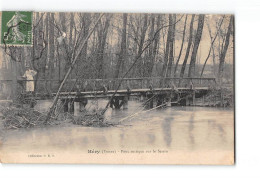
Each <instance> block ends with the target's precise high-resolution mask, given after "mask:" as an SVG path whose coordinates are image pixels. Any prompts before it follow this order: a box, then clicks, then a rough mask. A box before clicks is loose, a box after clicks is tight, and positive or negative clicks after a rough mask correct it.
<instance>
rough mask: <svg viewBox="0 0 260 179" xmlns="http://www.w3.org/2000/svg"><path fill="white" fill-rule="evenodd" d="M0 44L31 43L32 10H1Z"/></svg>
mask: <svg viewBox="0 0 260 179" xmlns="http://www.w3.org/2000/svg"><path fill="white" fill-rule="evenodd" d="M1 27H2V28H1V44H3V45H32V12H29V11H3V12H2V23H1Z"/></svg>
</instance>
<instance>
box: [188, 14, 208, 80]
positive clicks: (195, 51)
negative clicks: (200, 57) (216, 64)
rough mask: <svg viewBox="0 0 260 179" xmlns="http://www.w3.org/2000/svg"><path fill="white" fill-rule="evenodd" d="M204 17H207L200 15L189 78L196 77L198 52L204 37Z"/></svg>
mask: <svg viewBox="0 0 260 179" xmlns="http://www.w3.org/2000/svg"><path fill="white" fill-rule="evenodd" d="M204 17H205V15H202V14H200V15H199V21H198V28H197V33H196V35H195V42H194V47H193V51H192V54H191V61H190V67H189V73H188V77H192V76H194V75H195V62H196V56H197V51H198V48H199V45H200V39H201V36H202V31H203V25H204Z"/></svg>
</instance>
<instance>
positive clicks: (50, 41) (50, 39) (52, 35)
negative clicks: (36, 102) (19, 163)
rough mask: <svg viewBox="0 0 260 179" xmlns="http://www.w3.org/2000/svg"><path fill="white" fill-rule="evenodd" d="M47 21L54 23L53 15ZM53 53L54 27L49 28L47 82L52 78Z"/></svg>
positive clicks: (50, 84) (50, 85)
mask: <svg viewBox="0 0 260 179" xmlns="http://www.w3.org/2000/svg"><path fill="white" fill-rule="evenodd" d="M49 21H50V22H51V23H54V13H51V14H50V19H49ZM54 53H55V44H54V26H53V25H50V26H49V80H51V79H53V78H54V58H55V57H54ZM49 89H50V90H51V89H52V81H50V82H49Z"/></svg>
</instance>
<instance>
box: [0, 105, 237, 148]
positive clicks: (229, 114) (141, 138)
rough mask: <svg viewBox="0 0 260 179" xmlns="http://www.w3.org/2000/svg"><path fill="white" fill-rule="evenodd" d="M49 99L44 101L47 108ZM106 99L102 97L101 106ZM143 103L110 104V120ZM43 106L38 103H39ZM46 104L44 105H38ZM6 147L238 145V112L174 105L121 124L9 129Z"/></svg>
mask: <svg viewBox="0 0 260 179" xmlns="http://www.w3.org/2000/svg"><path fill="white" fill-rule="evenodd" d="M44 104H45V103H40V106H41V107H42V108H43V109H47V108H48V106H44ZM105 104H106V101H104V102H102V101H100V102H99V106H100V107H102V105H105ZM140 106H141V103H138V102H135V101H129V106H128V109H127V110H112V109H109V110H108V111H107V113H106V118H108V119H109V120H111V122H112V121H113V122H117V121H119V120H120V119H122V118H124V117H126V116H129V115H131V114H134V113H136V111H139V110H140ZM38 108H39V106H38ZM39 109H41V108H39ZM0 137H2V138H0V139H1V141H2V142H3V145H2V149H3V150H6V151H8V152H11V151H12V150H14V149H17V148H19V150H25V151H27V150H31V149H32V148H34V149H35V150H42V149H44V148H48V149H53V150H57V149H59V150H68V151H70V150H77V151H86V150H87V149H89V148H106V149H110V148H111V149H114V148H116V149H123V148H125V149H127V148H133V149H140V148H149V147H150V148H158V149H171V150H193V151H195V150H233V144H234V132H233V111H232V110H223V109H217V108H200V107H174V108H171V107H169V108H165V109H158V110H153V111H149V112H146V113H140V114H138V115H136V116H135V117H133V118H131V119H130V120H125V121H123V123H122V125H121V126H117V127H108V128H93V127H82V126H75V125H70V127H59V126H55V127H47V128H42V129H26V130H25V129H21V130H6V131H5V132H1V136H0Z"/></svg>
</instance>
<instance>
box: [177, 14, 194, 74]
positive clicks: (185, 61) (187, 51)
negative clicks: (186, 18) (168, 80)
mask: <svg viewBox="0 0 260 179" xmlns="http://www.w3.org/2000/svg"><path fill="white" fill-rule="evenodd" d="M194 17H195V15H194V14H193V15H192V17H191V22H190V35H189V41H188V46H187V49H186V55H185V58H184V61H183V63H182V68H181V72H180V78H183V76H184V72H185V68H186V64H187V61H188V57H189V53H190V48H191V44H192V36H193V22H194Z"/></svg>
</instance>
